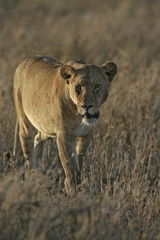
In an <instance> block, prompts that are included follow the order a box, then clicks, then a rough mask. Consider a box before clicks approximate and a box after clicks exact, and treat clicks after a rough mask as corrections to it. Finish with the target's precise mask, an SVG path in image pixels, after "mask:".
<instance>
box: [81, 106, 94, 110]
mask: <svg viewBox="0 0 160 240" xmlns="http://www.w3.org/2000/svg"><path fill="white" fill-rule="evenodd" d="M81 107H82V108H84V109H85V110H86V111H88V110H89V108H91V107H93V105H81Z"/></svg>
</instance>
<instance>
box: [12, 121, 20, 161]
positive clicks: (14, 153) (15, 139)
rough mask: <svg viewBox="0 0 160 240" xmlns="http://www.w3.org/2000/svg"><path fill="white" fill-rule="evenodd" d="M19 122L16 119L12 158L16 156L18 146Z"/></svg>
mask: <svg viewBox="0 0 160 240" xmlns="http://www.w3.org/2000/svg"><path fill="white" fill-rule="evenodd" d="M18 132H19V122H18V118H17V120H16V126H15V133H14V146H13V156H16V154H17V145H18V140H19V134H18Z"/></svg>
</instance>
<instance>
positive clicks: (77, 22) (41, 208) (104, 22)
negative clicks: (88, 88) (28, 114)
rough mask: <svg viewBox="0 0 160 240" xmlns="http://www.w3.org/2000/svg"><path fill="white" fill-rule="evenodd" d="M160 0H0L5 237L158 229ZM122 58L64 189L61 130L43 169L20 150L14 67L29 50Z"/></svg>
mask: <svg viewBox="0 0 160 240" xmlns="http://www.w3.org/2000/svg"><path fill="white" fill-rule="evenodd" d="M159 9H160V1H159V0H157V1H156V0H152V1H150V0H142V1H138V0H128V1H125V0H121V1H118V0H108V1H105V0H99V1H96V0H92V1H91V0H86V1H78V0H75V1H74V0H67V1H65V0H61V1H56V0H45V1H42V0H34V1H32V0H22V1H20V0H7V1H6V0H0V23H1V24H0V240H12V239H13V240H15V239H16V240H20V239H22V240H25V239H26V240H28V239H29V240H32V239H38V240H61V239H63V240H72V239H75V240H80V239H83V240H84V239H89V240H104V239H107V240H108V239H109V240H121V239H122V240H125V239H130V240H132V239H133V240H135V239H138V240H159V239H160V230H159V229H160V228H159V223H160V201H159V189H160V181H159V176H160V175H159V169H160V44H159V43H160V27H159V26H160V17H159ZM36 54H41V55H48V56H51V57H53V58H55V59H56V60H58V61H61V62H64V61H67V60H70V59H83V60H85V61H86V62H88V63H93V64H98V65H100V64H102V63H104V62H105V61H109V60H112V61H114V62H116V63H117V66H118V74H117V76H116V77H115V79H114V80H113V83H112V86H111V91H110V95H109V98H108V100H107V102H106V103H105V104H104V105H103V107H102V111H101V116H100V119H99V122H98V124H97V126H96V128H95V132H94V137H93V140H92V142H91V144H90V146H89V151H88V154H87V156H86V160H85V162H84V165H83V179H82V185H81V189H79V190H78V191H77V193H76V194H74V195H72V196H67V195H66V193H65V191H64V183H63V182H64V172H63V169H62V166H61V163H60V160H59V156H58V151H57V146H56V142H55V140H52V141H48V142H47V143H46V146H45V149H44V154H43V161H42V163H41V164H40V165H39V168H38V175H37V176H36V177H35V174H34V172H33V173H32V174H31V175H30V176H28V178H27V179H25V180H24V171H25V170H24V166H23V162H24V159H23V156H22V155H20V154H19V157H18V158H17V159H15V158H14V157H12V151H13V138H14V129H15V122H16V113H15V108H14V100H13V77H14V72H15V69H16V67H17V65H18V64H19V63H20V62H21V61H22V60H23V58H25V57H26V56H33V55H36Z"/></svg>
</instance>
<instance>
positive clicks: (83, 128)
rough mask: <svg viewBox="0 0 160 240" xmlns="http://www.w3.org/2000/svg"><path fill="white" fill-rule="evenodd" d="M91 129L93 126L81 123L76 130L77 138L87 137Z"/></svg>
mask: <svg viewBox="0 0 160 240" xmlns="http://www.w3.org/2000/svg"><path fill="white" fill-rule="evenodd" d="M92 129H93V125H91V124H90V125H89V124H85V123H83V122H82V123H81V125H80V126H79V127H78V129H77V137H80V136H85V135H87V134H88V133H89V132H90V131H91V130H92Z"/></svg>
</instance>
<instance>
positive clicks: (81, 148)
mask: <svg viewBox="0 0 160 240" xmlns="http://www.w3.org/2000/svg"><path fill="white" fill-rule="evenodd" d="M92 135H93V131H92V130H91V131H90V132H89V133H88V134H87V135H85V136H82V137H79V138H78V141H77V148H76V150H77V155H78V161H79V167H80V171H81V170H82V165H83V160H84V157H85V155H86V152H87V148H88V146H89V143H90V141H91V138H92Z"/></svg>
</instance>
